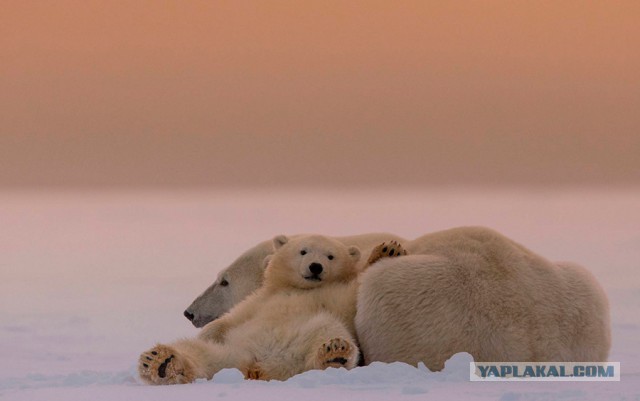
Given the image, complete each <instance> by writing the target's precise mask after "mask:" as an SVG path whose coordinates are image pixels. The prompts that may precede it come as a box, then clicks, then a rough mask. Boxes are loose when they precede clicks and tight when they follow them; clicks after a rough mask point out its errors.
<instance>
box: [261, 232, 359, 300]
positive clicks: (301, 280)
mask: <svg viewBox="0 0 640 401" xmlns="http://www.w3.org/2000/svg"><path fill="white" fill-rule="evenodd" d="M273 245H274V248H275V250H276V252H275V253H274V254H273V255H272V256H271V257H270V260H269V262H268V263H269V266H268V267H267V270H266V272H265V283H266V284H267V285H271V286H276V287H294V288H315V287H319V286H321V285H323V284H325V283H332V282H337V281H349V280H351V279H353V278H355V277H356V275H357V274H358V272H357V270H356V263H357V262H358V260H359V259H360V250H359V249H358V248H357V247H355V246H349V247H347V246H345V245H343V244H342V243H341V242H339V241H336V240H334V239H332V238H328V237H323V236H321V235H309V236H302V237H299V238H294V239H289V238H287V237H285V236H284V235H279V236H277V237H275V238H274V239H273Z"/></svg>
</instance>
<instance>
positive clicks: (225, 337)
mask: <svg viewBox="0 0 640 401" xmlns="http://www.w3.org/2000/svg"><path fill="white" fill-rule="evenodd" d="M273 244H274V247H275V249H276V252H275V253H274V254H273V255H272V256H270V257H269V260H268V266H267V268H266V271H265V281H264V285H263V286H262V287H261V288H260V289H258V290H257V291H256V292H255V293H254V294H252V295H250V296H249V297H248V298H246V299H245V300H244V301H242V302H241V303H239V304H238V305H236V306H235V307H234V308H233V309H231V310H230V311H229V312H228V313H227V314H225V315H224V316H222V317H221V318H219V319H217V320H215V321H213V322H211V323H209V324H207V325H206V326H205V327H204V328H203V330H202V332H201V333H200V335H199V336H198V338H197V339H188V340H182V341H177V342H175V343H173V344H170V345H157V346H156V347H154V348H151V349H150V350H148V351H147V352H145V353H143V354H142V355H141V356H140V361H139V365H138V368H139V373H140V377H141V378H142V379H143V380H144V381H146V382H148V383H150V384H177V383H189V382H192V381H194V380H195V379H197V378H207V379H210V378H211V377H213V375H214V374H215V373H216V372H218V371H219V370H221V369H224V368H238V369H240V370H241V371H242V372H243V373H244V374H245V377H246V378H249V379H261V380H270V379H277V380H285V379H287V378H289V377H291V376H293V375H296V374H298V373H301V372H304V371H307V370H311V369H324V368H327V367H345V368H347V369H350V368H353V367H355V366H356V365H357V362H358V355H359V350H358V347H357V345H356V341H355V327H354V317H355V314H356V297H357V286H358V282H357V279H356V278H357V276H358V273H359V272H358V269H357V268H356V264H357V262H358V260H359V259H360V251H359V249H358V248H357V247H355V246H345V245H343V244H342V243H340V242H338V241H337V240H335V239H332V238H329V237H324V236H318V235H311V236H302V237H299V238H294V239H289V238H287V237H285V236H278V237H276V238H274V240H273ZM372 257H374V256H373V255H372ZM378 257H380V256H378Z"/></svg>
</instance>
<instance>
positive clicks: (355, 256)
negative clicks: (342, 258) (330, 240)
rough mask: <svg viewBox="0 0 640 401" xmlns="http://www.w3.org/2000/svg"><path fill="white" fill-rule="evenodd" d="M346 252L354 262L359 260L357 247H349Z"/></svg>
mask: <svg viewBox="0 0 640 401" xmlns="http://www.w3.org/2000/svg"><path fill="white" fill-rule="evenodd" d="M347 252H349V256H351V258H353V261H354V262H357V261H358V260H360V249H358V247H357V246H350V247H349V249H348V250H347Z"/></svg>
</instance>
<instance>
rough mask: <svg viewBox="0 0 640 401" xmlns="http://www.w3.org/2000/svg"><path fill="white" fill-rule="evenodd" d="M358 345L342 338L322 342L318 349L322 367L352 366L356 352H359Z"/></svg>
mask: <svg viewBox="0 0 640 401" xmlns="http://www.w3.org/2000/svg"><path fill="white" fill-rule="evenodd" d="M356 350H357V349H356V347H355V346H352V345H351V343H350V342H349V341H348V340H344V339H342V338H334V339H332V340H330V341H329V342H328V343H325V344H322V347H320V349H319V351H318V360H319V362H320V366H321V368H322V369H325V368H328V367H334V368H342V367H346V368H352V367H353V366H351V365H354V366H355V362H354V354H355V353H356V352H357V351H356Z"/></svg>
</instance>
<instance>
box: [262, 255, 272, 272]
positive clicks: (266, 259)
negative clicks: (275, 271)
mask: <svg viewBox="0 0 640 401" xmlns="http://www.w3.org/2000/svg"><path fill="white" fill-rule="evenodd" d="M272 257H273V255H269V256H267V257H266V258H264V260H263V261H262V268H263V269H265V270H266V269H267V267H268V266H269V262H271V258H272Z"/></svg>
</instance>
